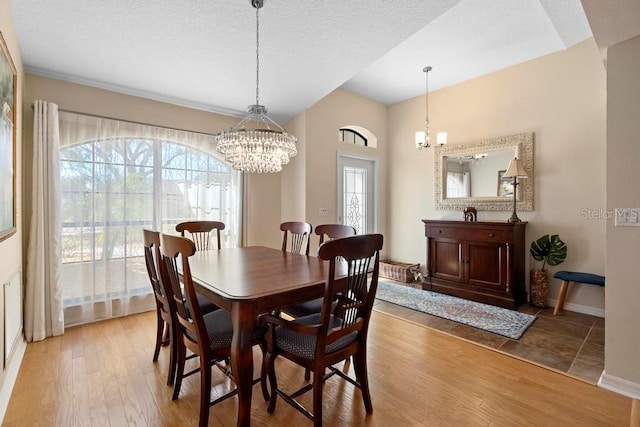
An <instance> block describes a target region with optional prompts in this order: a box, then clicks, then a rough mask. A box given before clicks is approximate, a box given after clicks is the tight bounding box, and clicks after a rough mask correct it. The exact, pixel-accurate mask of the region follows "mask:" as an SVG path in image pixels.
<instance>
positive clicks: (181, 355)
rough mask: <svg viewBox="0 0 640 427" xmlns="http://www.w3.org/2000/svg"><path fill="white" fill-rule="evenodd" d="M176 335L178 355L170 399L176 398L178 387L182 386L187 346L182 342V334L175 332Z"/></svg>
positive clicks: (178, 391)
mask: <svg viewBox="0 0 640 427" xmlns="http://www.w3.org/2000/svg"><path fill="white" fill-rule="evenodd" d="M177 335H178V336H176V339H175V341H176V349H177V353H178V354H177V356H178V365H177V367H176V375H175V379H176V382H175V384H174V385H173V396H172V397H171V400H176V399H177V398H178V396H179V395H180V387H181V386H182V377H183V375H184V364H185V359H186V357H187V348H186V347H185V346H184V343H183V342H182V334H177Z"/></svg>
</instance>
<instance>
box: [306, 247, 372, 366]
mask: <svg viewBox="0 0 640 427" xmlns="http://www.w3.org/2000/svg"><path fill="white" fill-rule="evenodd" d="M382 244H383V237H382V234H362V235H359V236H351V237H345V238H340V239H334V240H330V241H328V242H326V243H324V244H323V245H322V246H320V248H319V249H318V257H320V258H321V259H323V260H329V274H328V277H327V282H326V284H325V293H324V301H323V305H322V312H321V318H322V330H321V331H320V333H319V335H320V336H319V339H318V348H317V349H316V351H317V353H318V354H317V355H316V357H320V358H322V354H320V353H321V352H324V348H325V346H326V345H328V344H330V343H332V342H335V341H336V340H337V339H339V338H341V337H343V336H345V335H347V334H349V333H351V332H353V331H360V332H359V335H360V339H365V337H366V331H367V328H368V324H369V318H370V317H371V310H372V308H373V302H374V299H375V295H376V291H377V289H378V273H379V263H380V250H382ZM343 263H346V264H347V265H348V275H347V277H346V279H340V280H346V288H345V287H340V288H338V289H340V290H339V291H338V290H337V288H336V278H335V271H336V264H343ZM334 301H337V305H334ZM332 314H335V315H336V316H337V317H338V318H340V319H341V324H342V325H341V327H340V329H336V328H335V325H334V327H333V328H332V329H331V330H329V328H328V326H329V320H330V317H331V315H332ZM325 339H326V341H325Z"/></svg>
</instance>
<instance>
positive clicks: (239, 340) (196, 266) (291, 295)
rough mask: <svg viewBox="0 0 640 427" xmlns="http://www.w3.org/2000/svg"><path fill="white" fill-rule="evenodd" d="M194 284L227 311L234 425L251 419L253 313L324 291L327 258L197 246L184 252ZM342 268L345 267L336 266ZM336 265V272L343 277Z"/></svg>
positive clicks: (255, 316) (258, 248) (261, 249)
mask: <svg viewBox="0 0 640 427" xmlns="http://www.w3.org/2000/svg"><path fill="white" fill-rule="evenodd" d="M189 267H190V270H191V276H192V279H193V281H194V284H195V286H196V289H197V291H198V292H199V293H201V294H202V295H203V296H205V297H207V298H208V299H210V300H211V301H213V302H214V303H215V304H217V305H218V306H219V307H221V308H223V309H225V310H227V311H229V312H230V313H231V319H232V322H233V339H232V342H231V369H232V372H233V376H234V379H235V382H236V387H237V389H238V417H237V425H238V426H249V425H250V423H251V396H252V388H253V375H254V369H253V365H254V362H253V351H252V332H253V330H254V328H255V327H256V323H257V319H258V316H259V315H260V314H262V313H270V312H272V311H273V310H278V309H281V308H283V307H286V306H288V305H291V304H297V303H301V302H304V301H308V300H311V299H314V298H319V297H321V296H323V294H324V284H325V281H326V279H327V274H328V272H329V262H328V261H323V260H321V259H320V258H317V257H315V256H307V255H300V254H295V253H290V252H285V251H282V250H279V249H273V248H267V247H263V246H247V247H240V248H225V249H222V250H211V251H198V252H196V253H195V254H194V255H193V256H191V257H189ZM341 270H344V271H341ZM346 274H347V271H346V267H345V266H344V265H342V264H340V263H337V264H336V277H338V278H339V277H340V276H346Z"/></svg>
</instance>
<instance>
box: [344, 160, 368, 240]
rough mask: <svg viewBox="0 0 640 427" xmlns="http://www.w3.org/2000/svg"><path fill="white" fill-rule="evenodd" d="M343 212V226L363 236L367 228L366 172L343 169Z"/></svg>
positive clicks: (352, 168)
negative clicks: (353, 229) (348, 226)
mask: <svg viewBox="0 0 640 427" xmlns="http://www.w3.org/2000/svg"><path fill="white" fill-rule="evenodd" d="M343 173H344V181H343V182H344V189H343V197H344V204H343V206H344V212H343V218H344V219H345V224H347V225H350V226H352V227H354V228H355V229H356V232H357V233H358V234H364V233H365V231H366V229H367V227H366V224H367V215H366V210H365V206H366V203H367V193H366V188H367V170H366V169H362V168H357V167H348V166H347V167H345V168H344V171H343Z"/></svg>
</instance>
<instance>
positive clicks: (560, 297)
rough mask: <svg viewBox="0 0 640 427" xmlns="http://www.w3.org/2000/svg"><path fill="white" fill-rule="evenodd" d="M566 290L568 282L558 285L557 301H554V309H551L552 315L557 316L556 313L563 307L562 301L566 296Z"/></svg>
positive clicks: (564, 281)
mask: <svg viewBox="0 0 640 427" xmlns="http://www.w3.org/2000/svg"><path fill="white" fill-rule="evenodd" d="M567 289H569V282H568V281H566V280H563V281H562V284H561V285H560V292H559V293H558V301H556V307H555V308H554V309H553V315H554V316H555V315H556V314H558V311H560V310H562V307H564V299H565V297H566V296H567Z"/></svg>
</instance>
